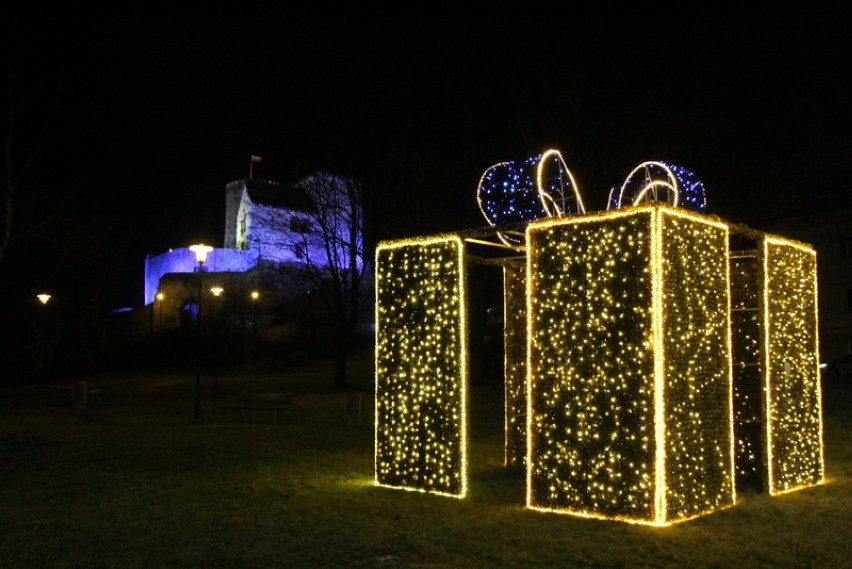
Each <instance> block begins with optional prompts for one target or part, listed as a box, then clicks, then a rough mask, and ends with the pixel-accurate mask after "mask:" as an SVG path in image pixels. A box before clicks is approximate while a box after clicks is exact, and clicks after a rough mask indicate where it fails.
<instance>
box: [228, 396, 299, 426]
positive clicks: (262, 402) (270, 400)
mask: <svg viewBox="0 0 852 569" xmlns="http://www.w3.org/2000/svg"><path fill="white" fill-rule="evenodd" d="M292 403H293V394H292V393H250V392H246V391H244V392H242V393H240V394H239V396H238V397H237V400H236V401H235V402H234V404H233V405H231V412H232V413H234V412H236V413H239V415H240V422H242V420H243V412H246V411H252V412H253V411H272V424H273V425H277V424H278V415H279V413H280V414H282V415H283V416H284V418H285V419H286V417H287V411H288V410H289V409H290V405H291V404H292Z"/></svg>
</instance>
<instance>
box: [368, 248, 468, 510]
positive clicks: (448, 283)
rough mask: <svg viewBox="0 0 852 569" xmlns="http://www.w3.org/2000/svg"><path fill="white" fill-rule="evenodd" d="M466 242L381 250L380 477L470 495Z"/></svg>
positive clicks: (378, 330)
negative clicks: (467, 491)
mask: <svg viewBox="0 0 852 569" xmlns="http://www.w3.org/2000/svg"><path fill="white" fill-rule="evenodd" d="M463 255H464V247H463V244H462V241H461V240H460V239H458V238H457V237H448V238H437V239H428V240H425V241H404V242H398V243H393V244H387V245H380V246H379V247H378V249H377V250H376V277H377V280H376V283H377V286H376V300H377V302H376V440H375V453H376V482H377V483H378V484H381V485H386V486H395V487H401V488H407V489H412V490H423V491H430V492H436V493H441V494H449V495H454V496H458V497H462V496H464V495H465V493H466V488H467V475H466V468H467V467H466V464H467V458H466V453H467V450H466V440H467V435H466V424H467V418H466V417H467V396H466V389H467V388H466V385H467V350H466V343H467V335H466V318H465V304H466V302H465V298H466V293H465V286H464V271H463Z"/></svg>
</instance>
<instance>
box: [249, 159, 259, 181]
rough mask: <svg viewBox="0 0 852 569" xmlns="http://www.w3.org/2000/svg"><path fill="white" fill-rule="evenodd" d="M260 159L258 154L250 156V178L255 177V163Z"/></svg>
mask: <svg viewBox="0 0 852 569" xmlns="http://www.w3.org/2000/svg"><path fill="white" fill-rule="evenodd" d="M260 161H261V157H260V156H256V155H254V154H252V155H251V156H250V157H249V180H252V179H254V163H255V162H260Z"/></svg>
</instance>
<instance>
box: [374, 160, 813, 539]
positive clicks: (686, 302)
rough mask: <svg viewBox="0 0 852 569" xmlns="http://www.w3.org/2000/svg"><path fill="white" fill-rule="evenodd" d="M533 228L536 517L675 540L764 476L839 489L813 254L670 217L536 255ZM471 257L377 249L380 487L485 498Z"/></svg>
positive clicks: (511, 435) (523, 378)
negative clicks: (472, 475)
mask: <svg viewBox="0 0 852 569" xmlns="http://www.w3.org/2000/svg"><path fill="white" fill-rule="evenodd" d="M664 170H665V171H669V170H670V168H668V167H665V168H664ZM673 176H674V175H672V176H670V177H673ZM539 185H541V184H539ZM625 185H627V184H625ZM652 185H653V189H654V190H655V191H657V193H658V195H659V193H660V192H658V190H661V189H662V190H665V191H667V192H668V193H669V196H670V197H672V196H674V197H677V196H678V195H679V192H680V190H679V189H678V187H679V186H677V185H676V184H675V183H671V184H668V185H666V184H662V183H659V182H653V183H652ZM508 187H509V188H510V189H513V190H514V188H513V186H511V185H509V186H508ZM692 188H693V190H692V191H693V194H695V196H698V197H702V198H703V189H702V188H699V187H698V186H697V185H693V186H692ZM699 189H700V190H701V191H700V192H699V191H698V190H699ZM539 192H540V193H542V194H543V192H542V191H541V189H539ZM684 194H685V195H686V196H687V197H688V196H689V195H692V194H689V193H686V192H684ZM548 195H549V196H550V197H552V194H548ZM623 195H627V194H625V192H621V194H620V197H623ZM643 195H644V194H642V193H640V194H639V197H638V198H637V200H639V201H641V199H642V196H643ZM655 199H658V198H655ZM494 201H495V203H499V200H496V199H495V200H494ZM515 201H517V200H515ZM515 201H510V203H511V204H514V203H515ZM577 202H578V203H579V200H577ZM554 203H556V202H554ZM561 203H565V202H561ZM696 203H699V205H700V204H701V203H703V202H702V201H700V200H699V201H696ZM578 213H579V212H578ZM515 225H517V224H515ZM515 225H512V226H511V227H510V226H501V227H500V228H499V231H500V232H501V233H500V234H499V238H500V240H501V241H502V242H503V244H504V246H506V247H508V248H510V249H513V250H514V251H515V252H520V253H521V254H522V255H521V256H514V257H511V258H507V259H506V260H505V262H503V270H504V310H505V320H504V322H505V330H504V334H505V337H504V341H505V347H506V360H505V369H504V374H505V389H506V392H505V394H506V397H505V405H506V408H505V421H506V446H505V452H506V454H505V463H506V465H507V466H524V467H525V468H526V474H527V506H528V507H530V508H533V509H537V510H547V511H555V512H560V513H568V514H574V515H579V516H588V517H598V518H606V519H615V520H621V521H628V522H636V523H643V524H652V525H667V524H670V523H675V522H679V521H683V520H687V519H691V518H694V517H696V516H699V515H702V514H706V513H710V512H713V511H716V510H719V509H721V508H725V507H728V506H731V505H733V504H734V503H735V501H736V487H737V485H738V484H739V483H741V482H744V481H746V480H747V479H748V477H749V476H752V478H754V477H757V478H758V479H760V480H762V481H763V483H762V486H761V487H762V488H765V489H766V490H767V491H768V492H769V493H771V494H777V493H780V492H784V491H788V490H793V489H796V488H801V487H805V486H810V485H814V484H819V483H821V482H823V480H824V472H823V456H822V427H821V424H822V423H821V403H820V397H821V394H820V392H819V376H818V367H817V351H818V350H817V348H818V342H817V334H816V258H815V254H814V252H813V250H812V249H810V248H809V247H807V246H806V245H803V244H800V243H796V242H792V241H787V240H783V239H780V238H776V237H773V236H768V235H765V234H762V233H758V232H755V231H753V230H747V228H742V227H739V226H729V225H728V224H726V223H724V222H723V221H721V220H718V219H717V218H711V217H708V216H705V215H701V214H698V213H693V212H690V211H686V210H684V209H680V208H677V207H671V206H669V205H662V204H660V203H659V202H655V203H652V204H648V205H641V204H638V205H631V206H628V207H627V208H621V207H620V204H619V207H618V208H616V209H614V210H611V211H607V212H602V213H597V214H587V215H575V216H573V217H572V216H568V217H564V216H561V217H556V218H554V219H548V220H544V221H541V220H539V221H535V222H533V223H530V224H524V226H525V228H526V240H525V242H524V246H518V245H516V244H515V243H516V236H517V235H518V234H519V231H518V228H517V227H515ZM507 228H508V229H507ZM495 231H496V229H495ZM744 231H745V232H746V233H747V234H748V239H749V240H751V241H750V243H751V249H749V250H745V249H743V248H739V249H736V248H735V250H733V251H732V250H731V249H732V248H731V246H730V243H731V242H732V239H731V235H733V236H734V237H739V236H741V234H742V233H743V232H744ZM520 234H521V235H523V233H520ZM507 241H508V243H507ZM471 243H480V244H482V243H484V242H483V241H482V239H481V238H480V236H479V234H476V233H473V232H464V233H460V234H457V235H445V236H435V237H428V238H423V239H419V240H407V241H398V242H384V243H381V244H380V245H379V247H378V248H377V250H376V276H377V279H376V442H375V460H376V483H377V484H379V485H383V486H390V487H396V488H404V489H410V490H419V491H425V492H433V493H438V494H443V495H449V496H454V497H463V496H465V495H466V493H467V486H468V480H467V479H468V473H467V433H468V425H467V382H468V339H467V334H468V331H467V315H466V307H467V300H468V299H467V292H466V291H467V284H466V282H465V281H466V277H465V275H466V266H465V264H466V263H467V262H469V261H471V260H473V261H476V260H477V259H476V257H475V256H474V255H468V253H467V252H466V249H467V248H468V244H471ZM524 253H525V256H524V255H523V254H524Z"/></svg>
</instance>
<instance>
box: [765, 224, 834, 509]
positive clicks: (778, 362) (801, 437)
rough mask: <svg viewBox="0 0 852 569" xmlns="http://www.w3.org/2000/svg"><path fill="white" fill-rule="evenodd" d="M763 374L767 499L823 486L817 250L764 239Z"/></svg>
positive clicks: (783, 241) (772, 239)
mask: <svg viewBox="0 0 852 569" xmlns="http://www.w3.org/2000/svg"><path fill="white" fill-rule="evenodd" d="M762 253H763V326H764V333H763V337H764V342H763V352H764V354H763V356H764V357H763V365H764V369H763V376H764V395H765V401H764V412H765V414H766V417H765V420H764V424H765V433H764V434H765V440H766V443H765V445H766V448H765V453H766V480H767V490H768V492H769V493H770V494H781V493H784V492H790V491H793V490H797V489H799V488H803V487H808V486H813V485H815V484H820V483H822V482H824V479H825V474H824V456H823V433H822V393H821V387H820V375H819V358H818V353H819V346H818V342H819V340H818V337H817V325H816V314H817V284H816V283H817V281H816V277H817V272H816V252H815V251H814V250H813V249H811V248H810V247H807V246H805V245H803V244H800V243H796V242H793V241H788V240H785V239H780V238H776V237H766V238H764V239H763V249H762Z"/></svg>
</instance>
